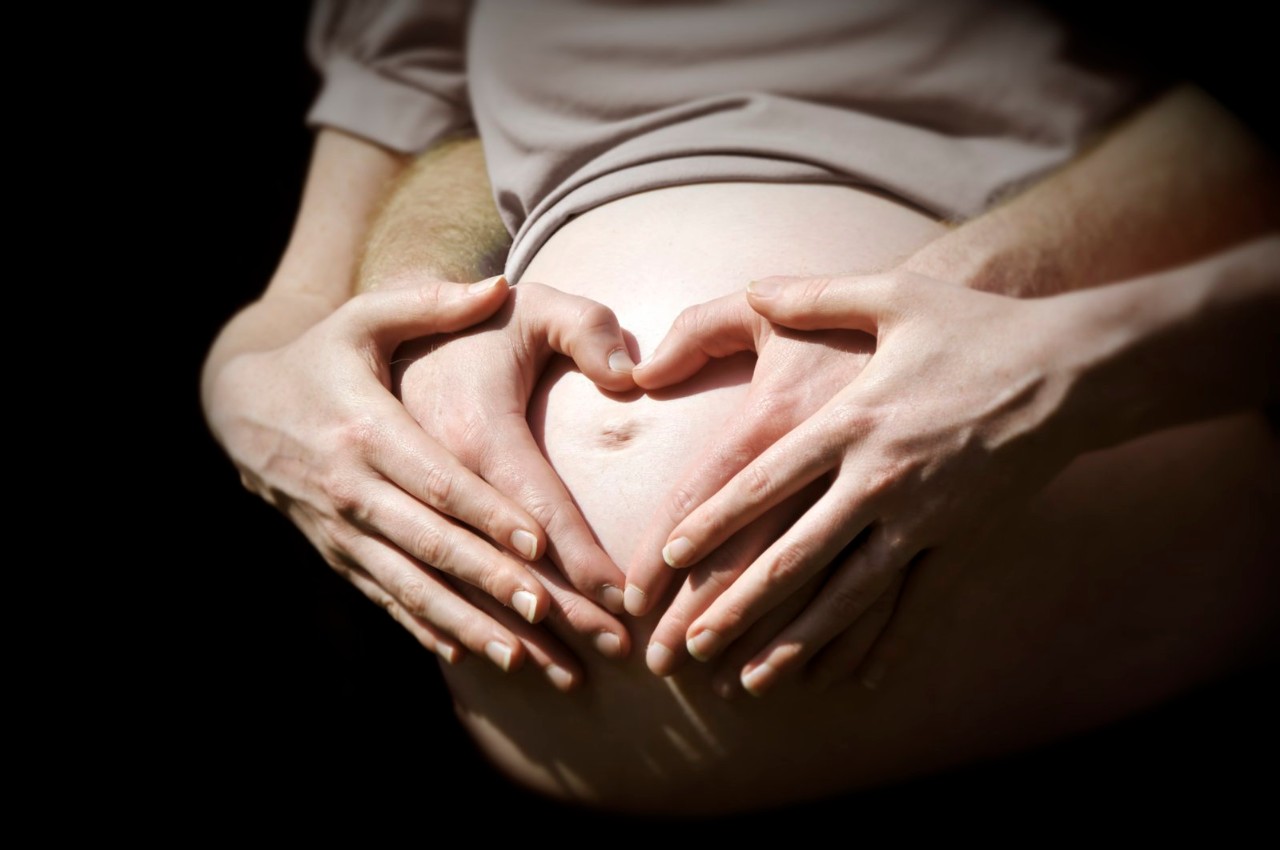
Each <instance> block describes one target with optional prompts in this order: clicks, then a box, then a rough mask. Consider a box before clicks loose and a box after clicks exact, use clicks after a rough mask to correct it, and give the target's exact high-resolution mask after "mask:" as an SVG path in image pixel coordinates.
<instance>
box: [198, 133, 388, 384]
mask: <svg viewBox="0 0 1280 850" xmlns="http://www.w3.org/2000/svg"><path fill="white" fill-rule="evenodd" d="M403 168H404V160H403V158H402V157H401V156H399V155H397V154H394V153H391V152H389V151H387V150H384V149H383V148H380V147H377V146H375V145H373V144H370V143H368V142H365V141H362V140H360V139H356V138H354V137H351V136H347V135H344V134H342V133H339V132H336V131H332V130H323V131H321V132H320V134H319V135H318V136H317V138H316V145H315V150H314V153H313V155H312V161H311V166H310V168H309V170H308V174H307V183H306V187H305V189H304V191H303V197H302V201H301V204H300V206H299V210H298V216H297V219H296V221H295V223H294V228H293V232H292V234H291V235H290V237H289V244H288V246H287V247H286V249H285V252H284V255H283V257H282V258H281V260H280V264H279V266H278V267H277V269H276V272H275V274H274V275H273V276H272V279H271V281H270V283H269V284H268V285H267V287H266V289H265V290H264V291H263V293H262V295H261V296H260V297H259V298H258V299H257V300H255V301H253V302H252V303H250V304H248V305H247V306H245V307H244V308H243V309H242V310H240V311H239V312H238V313H237V314H236V315H235V316H234V317H232V319H231V320H230V321H229V322H228V323H227V324H226V325H225V326H224V327H223V328H222V330H221V331H220V332H219V334H218V337H217V339H216V340H215V341H214V343H213V346H212V347H211V348H210V351H209V353H208V355H207V356H206V358H205V363H204V370H203V376H202V394H203V398H204V400H205V403H206V407H207V405H208V404H209V401H210V388H211V383H212V381H213V379H214V378H215V377H216V376H217V375H218V373H219V372H220V371H221V369H222V367H223V365H225V363H226V362H227V361H228V360H229V359H231V358H233V357H235V356H236V355H237V354H243V353H247V352H255V351H268V350H271V349H274V348H278V347H280V346H282V345H285V344H287V343H289V342H291V341H293V340H294V339H296V338H297V337H298V336H299V335H300V334H302V333H303V332H304V331H306V330H307V329H308V328H310V327H312V326H313V325H314V324H315V323H316V322H319V321H320V320H321V319H323V318H325V317H326V316H328V315H329V314H330V313H332V312H333V311H334V310H335V309H337V307H338V306H339V305H340V304H342V303H343V302H345V301H346V300H347V299H349V298H350V297H351V287H352V280H353V278H354V272H355V268H356V262H357V258H358V256H359V252H360V247H361V245H362V244H363V241H364V237H365V233H366V232H367V230H368V228H369V222H370V220H371V219H372V217H373V214H374V212H375V210H376V209H377V208H378V206H379V203H380V201H381V199H382V197H383V195H384V194H385V192H386V190H387V185H388V183H389V181H391V180H392V179H393V178H394V177H395V176H396V175H397V174H399V173H400V172H401V171H402V170H403Z"/></svg>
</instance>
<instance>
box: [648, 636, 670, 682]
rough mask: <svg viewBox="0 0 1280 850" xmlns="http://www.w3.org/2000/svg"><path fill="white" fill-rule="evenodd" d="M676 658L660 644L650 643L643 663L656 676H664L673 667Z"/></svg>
mask: <svg viewBox="0 0 1280 850" xmlns="http://www.w3.org/2000/svg"><path fill="white" fill-rule="evenodd" d="M675 661H676V656H675V653H673V652H672V651H671V650H669V649H667V648H666V647H665V646H663V645H662V644H660V643H651V644H649V648H648V649H647V650H645V653H644V663H645V664H646V665H647V666H648V667H649V670H650V671H651V672H652V673H653V674H654V675H656V676H666V675H667V674H668V673H670V672H671V668H672V667H674V666H675Z"/></svg>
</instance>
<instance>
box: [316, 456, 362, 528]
mask: <svg viewBox="0 0 1280 850" xmlns="http://www.w3.org/2000/svg"><path fill="white" fill-rule="evenodd" d="M320 489H321V492H323V493H324V494H325V496H326V497H327V498H328V499H329V501H330V503H331V504H332V505H333V509H334V510H335V511H336V512H337V513H338V515H339V516H343V517H347V518H348V519H350V520H352V521H353V522H357V523H358V522H360V521H362V520H364V519H367V515H368V508H367V506H366V505H365V504H364V499H363V497H362V491H363V488H362V487H361V486H360V481H359V479H358V478H357V476H355V475H352V474H351V473H350V472H349V471H346V470H336V469H334V470H329V471H327V472H325V473H324V474H323V475H322V476H321V479H320Z"/></svg>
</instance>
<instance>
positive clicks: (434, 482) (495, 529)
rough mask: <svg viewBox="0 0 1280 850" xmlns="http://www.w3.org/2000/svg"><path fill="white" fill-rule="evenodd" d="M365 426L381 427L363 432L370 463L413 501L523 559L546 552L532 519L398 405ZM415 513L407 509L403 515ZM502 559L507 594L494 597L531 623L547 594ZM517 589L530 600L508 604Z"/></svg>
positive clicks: (538, 615) (541, 612)
mask: <svg viewBox="0 0 1280 850" xmlns="http://www.w3.org/2000/svg"><path fill="white" fill-rule="evenodd" d="M365 427H366V429H380V430H381V429H385V433H384V434H383V435H382V436H376V435H374V436H371V435H368V434H366V435H364V437H363V438H364V439H365V440H366V442H367V451H368V453H369V454H370V459H369V462H370V465H371V466H372V467H373V468H374V469H375V470H377V471H378V472H380V473H382V474H383V475H384V476H386V478H387V479H388V480H389V481H391V482H392V483H394V484H396V485H398V486H399V487H401V488H402V489H403V490H404V491H405V492H407V493H408V494H409V495H411V496H413V497H414V498H415V499H416V500H417V501H418V502H420V503H421V504H425V505H429V506H431V507H432V508H434V509H435V510H436V511H439V512H440V513H443V514H445V515H447V516H450V517H453V518H454V519H456V520H458V521H459V522H461V523H462V524H463V525H465V526H467V527H470V528H474V529H476V530H477V531H479V532H481V533H482V534H484V535H485V536H486V537H488V538H489V539H490V540H492V541H494V543H496V544H498V545H501V546H505V547H506V548H507V549H509V550H510V551H511V552H513V553H514V554H515V555H517V556H518V557H519V558H521V559H522V560H524V561H536V560H538V559H539V558H541V557H542V555H543V554H544V553H545V548H546V536H545V535H544V534H543V530H542V527H541V526H540V525H539V524H538V522H537V520H535V519H534V518H533V517H532V516H530V515H529V514H528V512H526V511H525V510H524V509H523V508H521V507H520V506H519V505H517V504H516V503H515V502H513V501H512V500H511V499H509V498H507V497H506V496H504V495H503V494H502V493H500V492H498V491H497V490H496V489H494V488H493V487H492V486H491V485H490V484H489V483H488V482H486V481H485V480H484V479H483V478H481V477H480V476H479V475H477V474H476V473H474V472H472V471H471V470H470V469H468V468H467V467H466V465H465V464H463V463H462V461H460V460H459V459H458V458H457V457H456V456H455V455H453V454H452V453H450V452H448V451H447V450H445V449H444V448H443V447H442V446H441V445H440V444H439V443H437V442H436V441H435V440H434V439H432V438H431V436H430V435H428V434H427V433H426V432H425V431H424V430H423V429H422V428H421V427H419V426H418V424H417V423H416V422H414V420H413V417H411V416H410V415H409V414H408V412H407V411H406V410H405V409H404V408H403V407H402V406H400V405H398V404H389V405H386V410H385V412H384V413H383V414H382V415H381V416H380V417H378V418H377V419H375V420H373V421H372V422H371V423H369V424H367V425H366V426H365ZM419 514H420V511H412V510H409V513H408V516H406V517H404V519H406V520H408V519H411V518H412V517H414V516H417V515H419ZM402 528H403V526H402ZM429 563H434V562H429ZM504 564H505V565H504V566H503V567H502V569H503V571H504V572H505V573H506V579H507V582H506V585H507V586H506V587H505V589H506V590H507V591H509V594H502V593H499V594H496V598H498V599H501V600H503V601H504V602H506V603H508V604H512V607H515V608H516V609H517V610H519V611H520V612H521V614H522V615H523V616H524V617H525V618H526V619H528V620H529V621H530V622H533V623H536V622H537V621H538V620H540V619H541V618H542V616H543V615H544V614H545V613H546V609H547V598H546V594H545V593H544V592H543V591H542V587H541V585H540V584H539V583H538V582H537V581H535V580H534V579H533V578H532V576H529V575H528V574H527V573H525V571H523V570H520V569H517V568H516V567H515V566H514V565H513V564H510V563H509V562H504ZM515 585H519V586H518V587H517V586H515ZM518 591H524V592H525V593H528V594H530V595H531V596H532V599H529V598H528V597H522V599H521V602H520V604H519V605H516V604H513V603H510V601H509V600H510V599H511V598H512V597H511V595H510V594H514V593H516V592H518Z"/></svg>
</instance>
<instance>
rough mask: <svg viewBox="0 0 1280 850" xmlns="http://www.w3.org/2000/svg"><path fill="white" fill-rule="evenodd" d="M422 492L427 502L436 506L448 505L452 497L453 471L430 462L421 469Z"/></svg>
mask: <svg viewBox="0 0 1280 850" xmlns="http://www.w3.org/2000/svg"><path fill="white" fill-rule="evenodd" d="M421 487H422V492H423V494H424V495H425V496H426V498H427V502H428V503H429V504H432V505H435V506H436V507H444V506H446V505H449V504H450V503H451V501H452V499H453V493H454V478H453V473H452V472H451V471H450V470H448V469H445V468H444V467H442V466H439V465H437V464H431V465H429V466H427V467H426V468H425V469H424V470H423V471H422V482H421Z"/></svg>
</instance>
